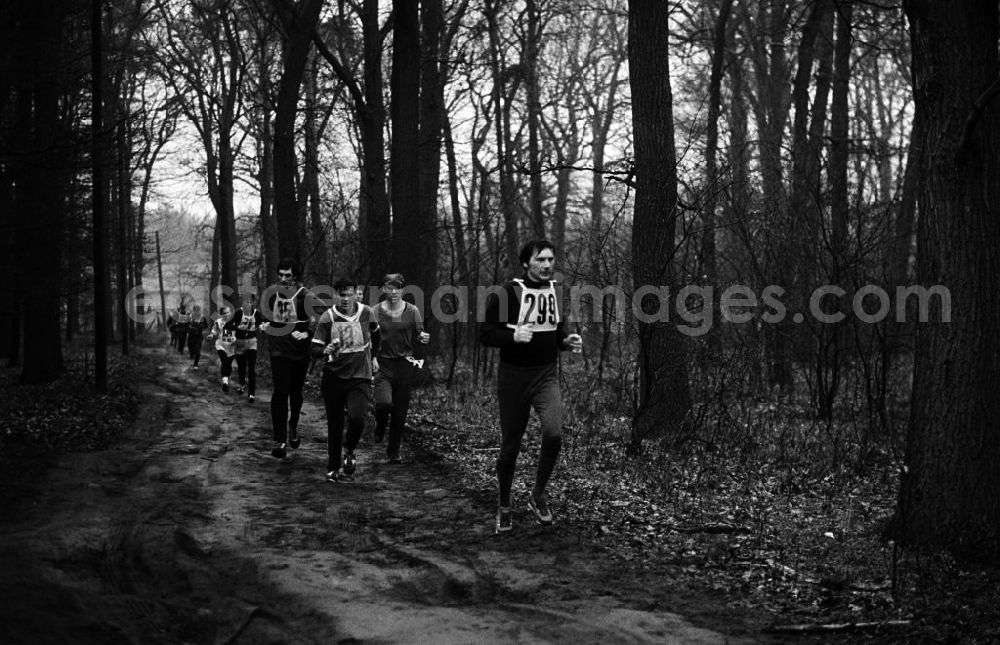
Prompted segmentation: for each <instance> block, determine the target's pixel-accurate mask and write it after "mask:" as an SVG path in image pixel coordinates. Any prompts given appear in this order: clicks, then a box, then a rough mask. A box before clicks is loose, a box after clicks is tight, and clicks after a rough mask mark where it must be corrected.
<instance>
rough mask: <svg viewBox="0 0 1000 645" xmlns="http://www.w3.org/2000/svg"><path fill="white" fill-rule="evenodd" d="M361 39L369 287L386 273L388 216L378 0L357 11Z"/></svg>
mask: <svg viewBox="0 0 1000 645" xmlns="http://www.w3.org/2000/svg"><path fill="white" fill-rule="evenodd" d="M361 25H362V27H361V29H362V38H363V40H364V81H365V82H364V103H363V105H359V106H357V109H358V112H359V114H358V117H359V118H358V121H359V129H360V130H361V151H362V157H363V158H362V169H361V172H362V175H363V177H362V181H361V197H360V200H361V217H360V228H361V237H362V240H363V241H364V248H365V250H366V253H365V255H366V256H367V257H366V266H365V267H363V269H362V271H363V274H365V275H367V277H368V282H369V284H374V283H375V282H376V281H377V280H378V278H379V277H381V276H382V275H384V274H385V273H386V271H388V270H389V257H390V255H391V252H392V249H391V247H390V244H391V241H392V240H391V234H392V226H391V221H392V220H391V215H390V209H389V193H388V190H387V188H386V174H385V173H386V161H385V118H386V114H385V98H384V97H383V89H384V80H383V76H382V35H381V33H380V30H379V23H378V0H365V1H364V4H363V5H362V11H361Z"/></svg>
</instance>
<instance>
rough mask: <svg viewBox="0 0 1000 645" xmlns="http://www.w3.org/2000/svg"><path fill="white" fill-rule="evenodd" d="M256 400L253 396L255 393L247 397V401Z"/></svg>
mask: <svg viewBox="0 0 1000 645" xmlns="http://www.w3.org/2000/svg"><path fill="white" fill-rule="evenodd" d="M255 400H256V399H254V398H253V394H251V395H250V396H248V397H247V401H249V402H250V403H253V402H254V401H255Z"/></svg>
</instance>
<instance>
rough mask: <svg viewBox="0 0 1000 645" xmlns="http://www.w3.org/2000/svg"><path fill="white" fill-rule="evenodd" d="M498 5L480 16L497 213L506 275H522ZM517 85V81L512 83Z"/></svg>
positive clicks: (491, 3) (489, 1)
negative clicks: (489, 87) (489, 84)
mask: <svg viewBox="0 0 1000 645" xmlns="http://www.w3.org/2000/svg"><path fill="white" fill-rule="evenodd" d="M499 11H500V10H499V6H498V3H497V2H496V0H486V3H485V5H484V8H483V13H484V14H485V17H486V23H487V28H488V30H489V42H490V52H489V55H490V72H491V75H492V77H493V78H492V81H493V125H494V129H495V136H496V146H497V160H498V163H499V175H500V177H499V183H500V211H501V213H502V214H503V221H504V240H503V248H504V251H505V253H506V256H507V258H506V259H507V274H508V275H510V276H513V275H517V274H519V273H520V272H521V266H520V264H519V263H518V258H517V254H518V250H519V246H520V236H519V234H518V225H517V223H518V222H517V204H516V203H515V201H516V196H515V190H514V171H513V156H512V155H513V151H512V150H511V148H512V145H511V143H510V141H509V138H510V137H509V133H510V127H509V125H505V115H506V117H507V119H509V117H510V106H509V105H505V102H504V94H505V91H504V90H505V88H504V73H503V72H504V70H502V69H501V64H500V56H501V53H500V34H499V29H500V25H499V22H498V21H499V15H498V14H499ZM511 82H516V81H511Z"/></svg>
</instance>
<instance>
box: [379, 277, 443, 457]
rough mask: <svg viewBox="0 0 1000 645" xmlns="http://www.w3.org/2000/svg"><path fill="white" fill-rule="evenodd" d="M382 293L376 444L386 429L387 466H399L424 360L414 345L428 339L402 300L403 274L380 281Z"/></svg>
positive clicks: (415, 312) (420, 322)
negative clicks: (412, 396) (408, 414)
mask: <svg viewBox="0 0 1000 645" xmlns="http://www.w3.org/2000/svg"><path fill="white" fill-rule="evenodd" d="M382 293H383V295H384V296H385V299H384V300H383V301H382V302H380V303H379V304H377V305H376V306H375V316H376V319H377V320H378V326H379V329H381V330H382V342H381V345H380V347H379V351H378V372H377V373H376V374H375V443H382V440H383V439H384V438H385V433H386V429H388V431H389V443H388V445H387V446H386V456H387V457H388V460H389V463H390V464H399V463H402V460H401V459H400V457H399V447H400V445H401V444H402V441H403V428H404V427H405V425H406V412H407V409H408V408H409V407H410V389H411V388H412V386H413V376H414V372H415V370H417V369H419V367H422V366H423V365H422V363H423V361H417V359H416V358H414V356H413V346H414V344H415V343H416V342H419V343H421V344H424V345H426V344H427V343H428V342H429V341H430V338H431V336H430V334H428V333H427V332H425V331H424V321H423V317H422V316H421V315H420V310H419V309H417V307H416V306H415V305H412V304H410V303H408V302H405V301H403V298H402V295H403V274H401V273H390V274H388V275H386V276H385V278H383V279H382ZM418 366H419V367H418Z"/></svg>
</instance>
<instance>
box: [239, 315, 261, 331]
mask: <svg viewBox="0 0 1000 645" xmlns="http://www.w3.org/2000/svg"><path fill="white" fill-rule="evenodd" d="M236 327H237V328H238V329H239V330H240V331H254V330H255V329H256V321H255V320H254V317H253V316H247V315H245V314H244V315H243V317H242V318H241V319H240V322H239V324H238V325H236Z"/></svg>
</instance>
